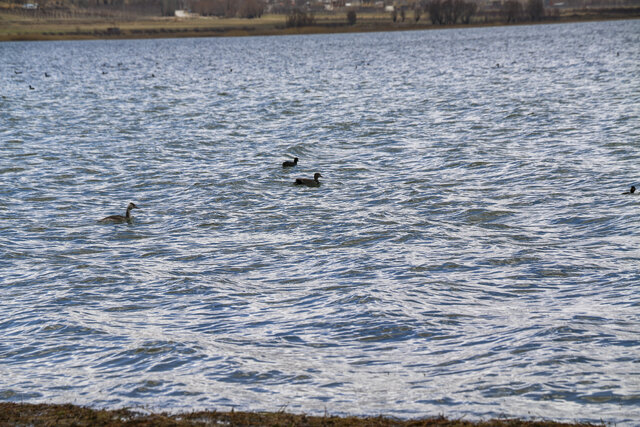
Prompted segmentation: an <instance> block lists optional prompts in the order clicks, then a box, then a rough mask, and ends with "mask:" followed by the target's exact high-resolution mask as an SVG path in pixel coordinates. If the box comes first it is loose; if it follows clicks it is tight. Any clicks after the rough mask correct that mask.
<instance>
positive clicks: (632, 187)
mask: <svg viewBox="0 0 640 427" xmlns="http://www.w3.org/2000/svg"><path fill="white" fill-rule="evenodd" d="M635 192H636V187H634V186H633V185H632V186H631V189H630V190H629V191H625V192H624V193H622V194H634V193H635Z"/></svg>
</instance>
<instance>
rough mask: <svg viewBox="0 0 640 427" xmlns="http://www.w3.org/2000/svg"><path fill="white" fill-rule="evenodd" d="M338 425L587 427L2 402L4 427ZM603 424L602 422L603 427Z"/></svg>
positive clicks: (513, 421)
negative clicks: (143, 410)
mask: <svg viewBox="0 0 640 427" xmlns="http://www.w3.org/2000/svg"><path fill="white" fill-rule="evenodd" d="M212 425H227V426H334V427H361V426H367V427H374V426H376V427H383V426H384V427H387V426H388V427H391V426H399V427H400V426H401V427H409V426H410V427H418V426H423V427H489V426H492V427H587V426H590V427H592V426H595V425H594V424H581V423H576V424H571V423H559V422H554V421H546V420H537V421H524V420H516V419H499V420H497V419H494V420H487V421H468V420H462V419H458V420H449V419H446V418H443V417H438V418H428V419H416V420H399V419H396V418H386V417H382V416H379V417H369V418H361V417H337V416H329V415H325V416H307V415H297V414H289V413H286V412H217V411H212V412H209V411H207V412H191V413H185V414H165V413H161V414H156V413H152V414H143V413H140V412H135V411H132V410H128V409H118V410H97V409H90V408H85V407H81V406H76V405H71V404H66V405H53V404H28V403H7V402H4V403H3V402H0V426H161V427H163V426H178V427H181V426H212ZM600 425H602V424H600Z"/></svg>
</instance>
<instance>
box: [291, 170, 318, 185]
mask: <svg viewBox="0 0 640 427" xmlns="http://www.w3.org/2000/svg"><path fill="white" fill-rule="evenodd" d="M320 177H322V175H320V173H319V172H316V173H315V174H314V175H313V179H309V178H296V182H295V185H306V186H307V187H320V181H318V178H320Z"/></svg>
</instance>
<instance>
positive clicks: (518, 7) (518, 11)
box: [502, 0, 544, 22]
mask: <svg viewBox="0 0 640 427" xmlns="http://www.w3.org/2000/svg"><path fill="white" fill-rule="evenodd" d="M502 13H503V14H504V17H505V19H506V20H507V22H519V21H524V20H531V21H539V20H541V19H542V18H544V4H543V3H542V0H527V2H526V3H525V4H524V5H523V4H522V3H520V2H519V1H518V0H507V1H505V2H504V4H503V5H502Z"/></svg>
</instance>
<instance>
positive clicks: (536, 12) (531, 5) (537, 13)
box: [527, 0, 544, 21]
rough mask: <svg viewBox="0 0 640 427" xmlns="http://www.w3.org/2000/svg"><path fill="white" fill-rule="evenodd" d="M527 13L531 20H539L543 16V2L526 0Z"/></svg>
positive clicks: (540, 0)
mask: <svg viewBox="0 0 640 427" xmlns="http://www.w3.org/2000/svg"><path fill="white" fill-rule="evenodd" d="M527 15H529V19H531V20H532V21H540V20H541V19H542V18H544V4H543V3H542V0H528V1H527Z"/></svg>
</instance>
